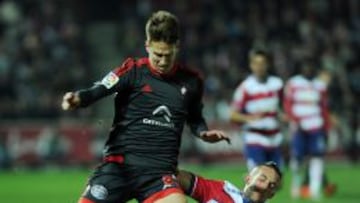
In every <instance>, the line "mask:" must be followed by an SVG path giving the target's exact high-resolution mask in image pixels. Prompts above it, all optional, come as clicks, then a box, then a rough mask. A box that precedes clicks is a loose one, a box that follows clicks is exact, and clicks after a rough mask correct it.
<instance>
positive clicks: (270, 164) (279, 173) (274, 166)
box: [259, 161, 282, 180]
mask: <svg viewBox="0 0 360 203" xmlns="http://www.w3.org/2000/svg"><path fill="white" fill-rule="evenodd" d="M259 166H260V167H261V166H265V167H269V168H272V169H274V171H275V172H276V173H277V174H278V176H279V177H280V180H281V179H282V172H281V170H280V168H279V166H278V165H277V164H276V163H275V162H273V161H268V162H265V163H263V164H260V165H259Z"/></svg>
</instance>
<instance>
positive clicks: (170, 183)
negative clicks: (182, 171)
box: [162, 175, 177, 190]
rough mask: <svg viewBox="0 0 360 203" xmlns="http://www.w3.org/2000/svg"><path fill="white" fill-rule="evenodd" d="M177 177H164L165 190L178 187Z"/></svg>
mask: <svg viewBox="0 0 360 203" xmlns="http://www.w3.org/2000/svg"><path fill="white" fill-rule="evenodd" d="M175 180H176V177H175V176H174V175H165V176H163V177H162V182H163V184H164V186H163V190H164V189H167V188H172V187H177V182H176V181H175Z"/></svg>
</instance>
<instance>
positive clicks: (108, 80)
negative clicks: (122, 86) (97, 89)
mask: <svg viewBox="0 0 360 203" xmlns="http://www.w3.org/2000/svg"><path fill="white" fill-rule="evenodd" d="M118 81H119V77H118V76H117V75H116V74H115V73H113V72H110V73H109V74H107V75H106V76H105V77H104V79H102V81H101V84H102V85H104V86H105V87H106V89H110V88H111V87H113V86H114V85H115V84H116V83H117V82H118Z"/></svg>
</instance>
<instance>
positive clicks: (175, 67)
mask: <svg viewBox="0 0 360 203" xmlns="http://www.w3.org/2000/svg"><path fill="white" fill-rule="evenodd" d="M146 64H147V66H148V67H149V69H150V72H151V73H152V74H154V75H156V76H161V77H171V76H173V75H174V74H175V73H176V71H177V69H178V67H179V66H178V65H177V64H174V66H173V67H172V68H171V70H170V71H169V72H167V73H160V72H159V71H158V70H157V69H156V68H154V67H153V66H152V65H151V63H150V60H149V58H146Z"/></svg>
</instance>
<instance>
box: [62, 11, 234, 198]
mask: <svg viewBox="0 0 360 203" xmlns="http://www.w3.org/2000/svg"><path fill="white" fill-rule="evenodd" d="M145 28H146V38H147V39H146V50H147V53H148V57H146V58H139V59H133V58H129V59H127V60H126V61H125V62H124V63H123V64H122V65H121V66H120V67H118V68H115V69H114V70H112V71H111V72H110V73H109V74H107V75H106V76H105V77H104V78H103V79H102V80H100V81H99V82H97V83H95V84H94V86H92V87H91V88H89V89H82V90H79V91H74V92H67V93H66V94H65V95H64V98H63V101H62V108H63V109H64V110H69V109H76V108H78V107H87V106H88V105H90V104H92V103H94V102H95V101H97V100H99V99H101V98H103V97H105V96H108V95H113V94H115V117H114V120H113V125H112V128H111V131H110V135H109V138H108V140H107V142H106V144H105V150H104V151H105V153H104V162H103V163H102V164H101V165H100V166H99V167H98V168H97V169H96V170H95V172H94V173H93V175H92V176H91V177H90V180H89V182H88V186H87V188H86V190H85V192H84V193H83V195H82V197H81V198H80V200H79V203H120V202H126V201H128V200H130V199H133V198H135V199H137V200H138V201H139V202H144V203H150V202H156V203H163V202H165V203H167V202H169V203H170V202H171V203H183V202H186V198H185V195H184V194H183V192H182V190H181V188H180V186H179V184H178V182H177V180H176V176H175V173H176V168H177V163H178V154H179V146H180V141H181V134H182V131H183V127H184V124H185V122H186V123H187V124H188V125H189V127H190V129H191V131H192V132H193V134H194V135H196V136H198V137H200V138H201V139H203V140H205V141H208V142H217V141H220V140H227V141H229V140H228V137H227V136H226V135H225V134H224V133H223V132H222V131H218V130H208V128H207V125H206V123H205V120H204V118H203V116H202V101H201V100H202V91H203V84H202V80H201V79H200V78H199V76H198V75H197V74H196V73H195V72H193V71H190V70H189V69H187V68H186V67H185V66H183V65H180V64H178V63H175V59H176V55H177V52H178V46H179V36H178V35H179V34H178V33H179V25H178V20H177V18H176V17H175V16H174V15H173V14H171V13H169V12H166V11H158V12H155V13H154V14H153V15H152V16H151V17H150V18H149V20H148V22H147V24H146V27H145Z"/></svg>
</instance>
